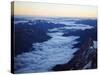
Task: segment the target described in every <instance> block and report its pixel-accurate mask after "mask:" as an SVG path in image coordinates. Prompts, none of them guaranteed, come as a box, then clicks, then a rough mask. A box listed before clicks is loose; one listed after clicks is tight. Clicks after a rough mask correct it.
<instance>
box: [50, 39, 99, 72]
mask: <svg viewBox="0 0 100 75" xmlns="http://www.w3.org/2000/svg"><path fill="white" fill-rule="evenodd" d="M74 55H75V56H74V57H73V58H72V59H71V61H69V62H68V63H66V64H59V65H56V66H55V67H54V68H53V69H52V70H54V71H64V70H82V69H95V68H97V47H95V43H94V41H93V40H92V39H91V38H89V39H88V40H87V41H86V42H85V43H84V44H83V45H82V46H81V47H80V49H79V50H78V51H77V52H76V53H75V54H74Z"/></svg>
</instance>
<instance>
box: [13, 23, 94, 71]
mask: <svg viewBox="0 0 100 75" xmlns="http://www.w3.org/2000/svg"><path fill="white" fill-rule="evenodd" d="M64 23H65V22H64ZM68 25H69V26H68ZM90 28H93V27H92V26H89V25H83V24H81V25H77V24H75V23H74V22H68V23H66V26H65V27H61V28H53V29H49V30H48V31H49V32H48V33H47V35H49V36H50V37H52V38H51V39H50V40H48V41H45V42H42V43H34V44H33V46H32V48H33V50H32V51H30V52H25V53H22V54H19V55H17V56H16V57H15V58H14V61H15V63H14V68H15V73H29V72H44V71H51V69H52V68H53V67H54V66H56V65H57V64H65V63H68V62H69V61H70V60H71V59H72V58H73V57H74V53H75V52H76V51H77V50H78V48H73V47H74V45H75V44H78V43H79V41H77V39H79V38H80V37H79V36H67V37H65V36H63V34H64V33H63V31H62V30H65V29H76V30H77V29H82V30H85V29H90ZM54 31H55V32H54Z"/></svg>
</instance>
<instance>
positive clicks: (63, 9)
mask: <svg viewBox="0 0 100 75" xmlns="http://www.w3.org/2000/svg"><path fill="white" fill-rule="evenodd" d="M12 15H21V16H47V17H82V18H96V17H97V7H96V6H85V5H68V4H53V3H36V2H22V1H15V2H14V13H13V14H12Z"/></svg>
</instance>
